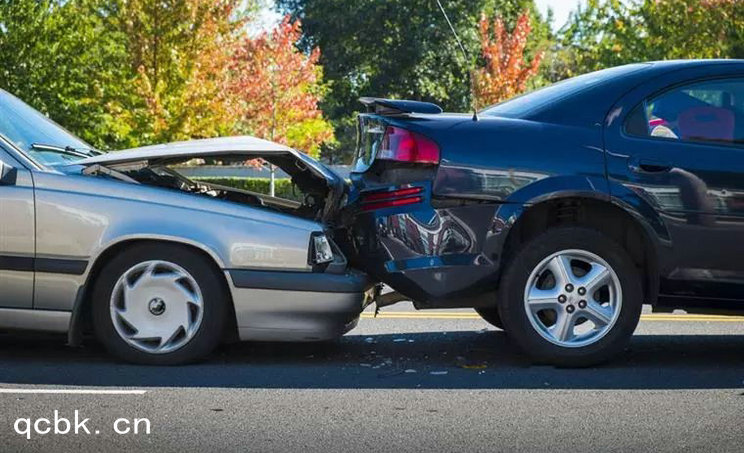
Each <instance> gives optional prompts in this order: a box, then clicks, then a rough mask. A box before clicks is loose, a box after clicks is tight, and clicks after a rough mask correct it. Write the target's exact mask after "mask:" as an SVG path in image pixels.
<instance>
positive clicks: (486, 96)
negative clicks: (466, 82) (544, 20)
mask: <svg viewBox="0 0 744 453" xmlns="http://www.w3.org/2000/svg"><path fill="white" fill-rule="evenodd" d="M479 26H480V39H481V52H482V57H483V60H484V61H485V66H484V67H482V68H479V69H477V70H476V71H475V74H474V82H473V85H474V90H475V96H476V98H477V99H478V102H479V104H481V105H487V104H495V103H497V102H501V101H503V100H506V99H509V98H511V97H512V96H514V95H517V94H519V93H521V92H523V91H524V90H525V89H527V82H528V81H529V80H530V79H531V78H532V77H534V76H535V75H537V71H538V68H539V67H540V61H541V59H542V52H537V53H536V54H535V55H534V56H533V57H532V61H530V62H529V63H528V62H527V61H525V48H526V46H527V40H528V38H529V35H530V31H531V26H530V16H529V14H528V13H527V12H526V11H525V12H523V13H522V14H520V15H519V18H518V19H517V22H516V25H515V26H514V29H513V30H512V31H511V32H509V31H508V30H507V29H506V26H505V25H504V21H503V20H502V19H501V18H500V17H496V18H495V19H494V20H493V28H492V27H491V25H490V21H489V20H488V18H486V16H485V15H483V16H482V17H481V20H480V22H479Z"/></svg>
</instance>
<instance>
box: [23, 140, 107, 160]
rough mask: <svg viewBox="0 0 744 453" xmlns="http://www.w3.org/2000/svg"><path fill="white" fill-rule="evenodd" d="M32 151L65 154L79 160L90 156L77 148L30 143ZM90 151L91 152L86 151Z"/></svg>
mask: <svg viewBox="0 0 744 453" xmlns="http://www.w3.org/2000/svg"><path fill="white" fill-rule="evenodd" d="M31 148H32V149H37V150H39V151H51V152H53V153H59V154H66V155H68V156H75V157H80V158H83V159H85V158H87V157H91V155H90V154H87V153H85V152H84V151H82V150H79V149H77V148H73V147H72V146H57V145H47V144H44V143H32V144H31ZM86 151H91V152H93V150H86Z"/></svg>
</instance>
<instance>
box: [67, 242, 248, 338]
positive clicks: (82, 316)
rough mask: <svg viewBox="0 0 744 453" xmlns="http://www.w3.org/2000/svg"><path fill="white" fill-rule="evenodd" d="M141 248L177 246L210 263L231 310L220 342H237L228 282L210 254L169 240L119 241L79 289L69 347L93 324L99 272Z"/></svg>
mask: <svg viewBox="0 0 744 453" xmlns="http://www.w3.org/2000/svg"><path fill="white" fill-rule="evenodd" d="M141 244H151V245H157V244H172V245H177V246H180V247H183V248H186V249H189V250H191V251H193V252H196V253H197V254H199V255H201V256H202V257H203V258H204V259H205V260H206V262H208V263H210V265H211V266H212V267H213V269H214V270H215V271H217V273H218V274H219V275H221V276H222V278H221V279H220V280H221V283H222V285H224V289H225V293H226V294H227V295H228V297H229V298H230V307H229V312H228V313H229V319H228V326H227V327H228V328H227V329H226V330H225V338H224V339H223V340H225V341H233V340H235V339H237V338H238V327H237V318H236V316H235V304H234V303H233V302H232V294H231V293H230V288H229V287H228V284H227V279H226V278H225V276H224V273H223V272H222V269H220V267H219V266H218V265H217V263H216V262H215V260H214V258H212V256H210V255H209V253H207V252H205V251H204V250H202V249H200V248H199V247H195V246H193V245H190V244H184V243H182V242H178V241H168V240H160V239H158V240H152V239H131V240H126V241H122V242H119V243H116V244H114V245H112V246H111V247H109V248H107V249H106V250H104V251H103V253H101V254H100V255H98V257H97V258H96V260H95V262H94V263H93V266H92V267H91V269H90V272H89V273H88V278H87V280H86V282H85V286H84V287H83V289H82V293H81V295H80V297H79V300H78V302H77V304H76V305H75V308H74V310H73V314H72V316H73V322H72V326H71V329H70V332H69V343H70V344H73V345H76V344H79V343H80V341H81V339H82V335H83V333H86V332H91V331H92V327H93V325H92V321H91V308H92V305H91V304H92V302H93V301H92V300H91V299H92V294H93V285H95V282H96V279H97V278H98V276H99V274H100V272H101V269H103V267H104V266H105V265H106V263H108V262H109V261H110V260H111V259H113V258H114V257H115V256H116V255H118V254H119V253H120V252H122V251H123V250H125V249H127V248H129V247H132V246H134V245H141Z"/></svg>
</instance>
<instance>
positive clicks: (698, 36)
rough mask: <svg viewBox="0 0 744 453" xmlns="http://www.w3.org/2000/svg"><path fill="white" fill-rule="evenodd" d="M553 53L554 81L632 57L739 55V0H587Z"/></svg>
mask: <svg viewBox="0 0 744 453" xmlns="http://www.w3.org/2000/svg"><path fill="white" fill-rule="evenodd" d="M557 53H558V54H559V55H558V58H557V59H556V61H557V62H558V63H559V67H560V69H559V70H557V71H554V72H553V74H552V76H551V78H552V79H554V80H555V79H561V78H564V77H568V76H573V75H577V74H581V73H584V72H588V71H593V70H597V69H602V68H606V67H611V66H617V65H621V64H626V63H632V62H638V61H651V60H664V59H674V58H744V2H742V1H740V0H644V1H641V2H637V3H626V2H621V1H619V0H589V2H588V3H587V5H586V7H585V8H582V9H579V11H577V12H576V13H575V14H574V15H573V16H572V18H571V21H570V23H569V25H568V26H567V27H566V29H565V30H563V37H562V46H561V48H560V49H559V50H558V52H557Z"/></svg>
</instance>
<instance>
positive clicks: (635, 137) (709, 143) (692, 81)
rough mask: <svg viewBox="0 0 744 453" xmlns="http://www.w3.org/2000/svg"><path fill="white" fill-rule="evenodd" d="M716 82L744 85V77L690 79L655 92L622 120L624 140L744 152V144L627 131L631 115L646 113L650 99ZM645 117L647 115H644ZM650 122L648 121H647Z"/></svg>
mask: <svg viewBox="0 0 744 453" xmlns="http://www.w3.org/2000/svg"><path fill="white" fill-rule="evenodd" d="M715 80H738V81H741V83H742V84H744V77H742V76H738V75H735V74H726V75H717V76H708V77H701V78H697V79H690V80H685V81H683V82H679V83H675V84H672V85H669V86H666V87H664V88H661V89H659V90H656V91H654V92H653V93H651V94H649V95H647V96H644V97H643V100H642V101H641V102H640V103H638V104H636V105H635V106H633V108H631V109H628V113H626V114H625V115H624V116H623V120H622V126H621V127H620V136H621V137H622V138H624V139H633V140H643V141H650V142H659V141H661V142H666V143H678V144H685V145H698V146H723V147H726V148H734V149H740V150H742V151H744V142H742V143H726V142H714V141H690V140H682V139H679V138H668V137H652V136H651V131H650V130H649V135H643V136H641V135H633V134H630V133H628V131H627V130H626V126H627V124H628V120H629V119H630V117H631V115H632V114H633V112H635V110H636V109H637V108H638V107H640V106H641V105H642V106H643V109H644V112H645V111H646V109H647V108H648V101H649V99H653V98H656V97H659V96H661V95H663V94H665V93H667V92H670V91H672V90H675V89H677V88H680V87H684V86H687V85H695V84H698V83H705V82H709V81H715ZM644 116H645V113H644ZM646 120H648V117H646ZM647 122H648V121H647Z"/></svg>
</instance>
